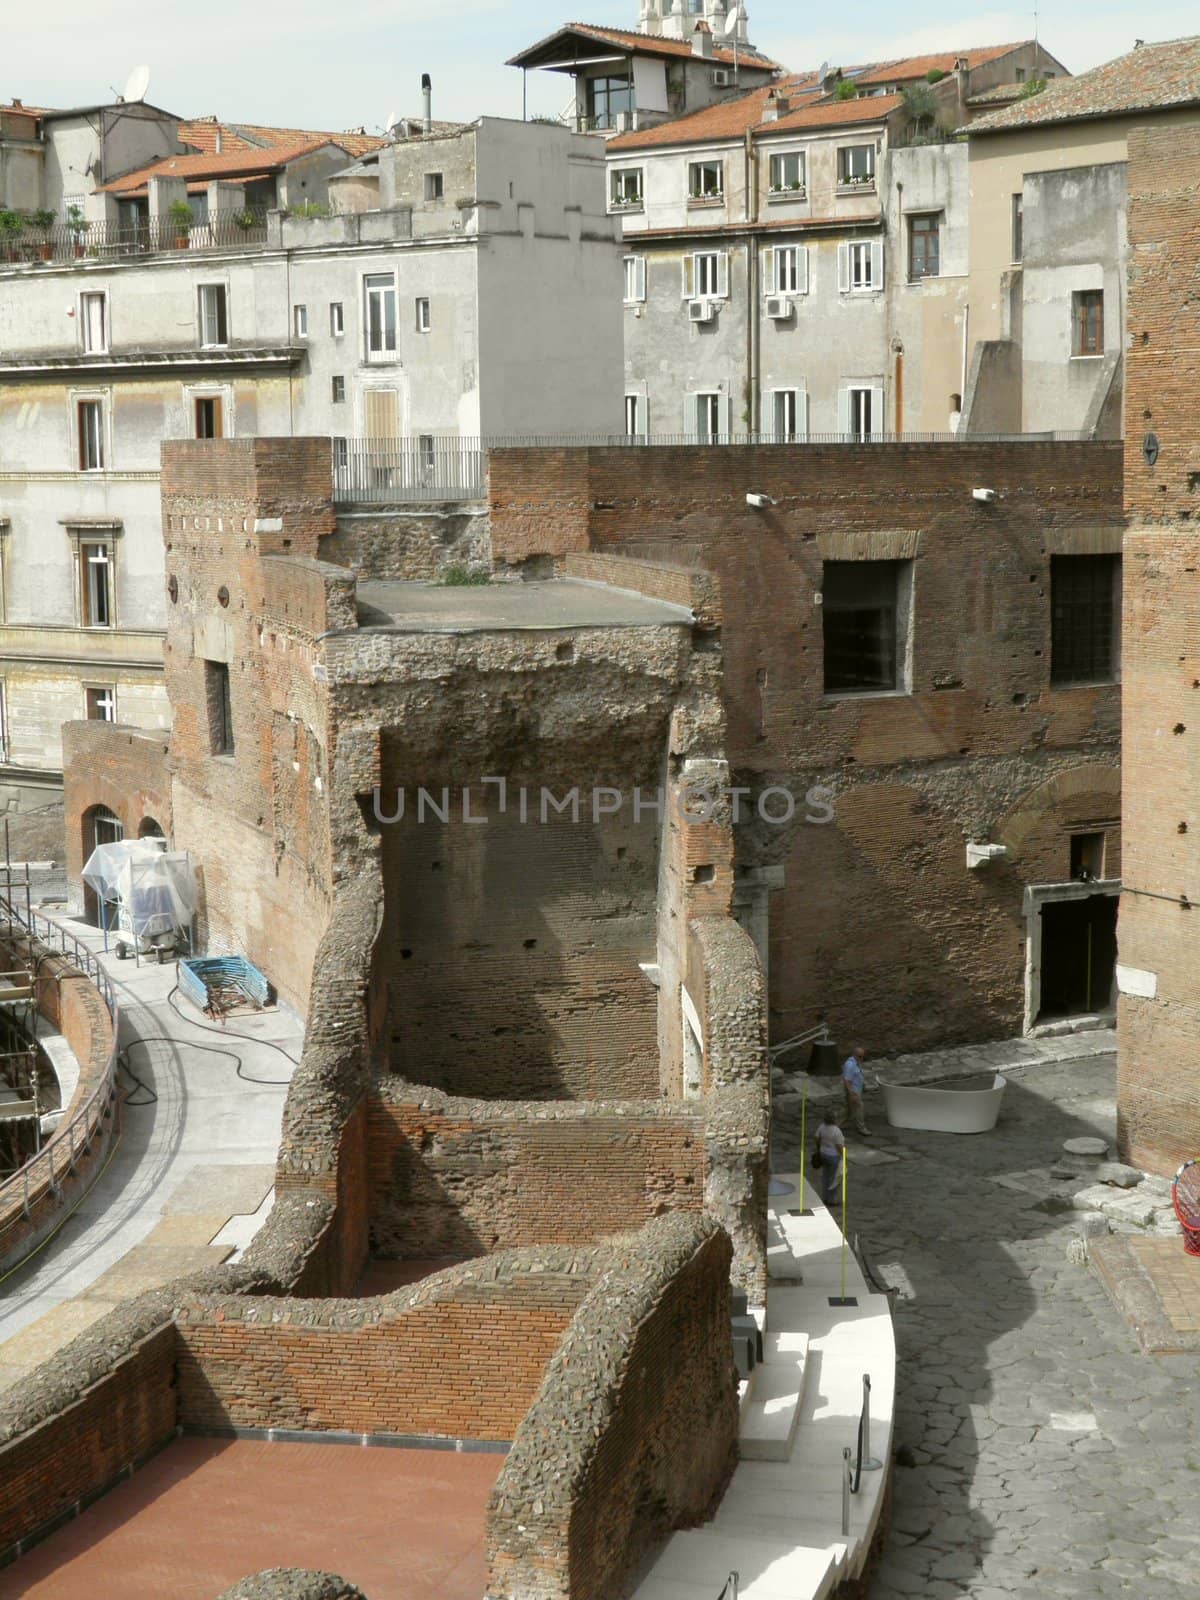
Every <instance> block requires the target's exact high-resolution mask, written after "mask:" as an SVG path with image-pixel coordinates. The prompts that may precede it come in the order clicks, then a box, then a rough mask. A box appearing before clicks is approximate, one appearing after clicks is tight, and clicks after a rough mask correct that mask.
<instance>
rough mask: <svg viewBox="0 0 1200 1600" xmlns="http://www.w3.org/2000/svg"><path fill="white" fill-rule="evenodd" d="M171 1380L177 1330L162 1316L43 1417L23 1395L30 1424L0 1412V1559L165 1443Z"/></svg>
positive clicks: (17, 1414)
mask: <svg viewBox="0 0 1200 1600" xmlns="http://www.w3.org/2000/svg"><path fill="white" fill-rule="evenodd" d="M174 1376H175V1329H174V1327H173V1326H172V1324H171V1322H170V1321H169V1320H167V1321H166V1322H165V1323H164V1322H163V1321H162V1319H161V1318H159V1319H158V1326H156V1327H155V1328H153V1330H150V1331H142V1332H141V1335H140V1337H138V1338H137V1339H136V1341H134V1342H131V1344H130V1347H129V1348H128V1350H127V1351H125V1352H123V1353H122V1355H121V1356H120V1358H119V1359H117V1360H116V1361H115V1363H114V1364H113V1365H112V1367H111V1370H109V1371H107V1372H105V1373H104V1375H103V1376H102V1377H100V1379H99V1380H98V1381H96V1382H94V1383H92V1384H91V1385H89V1386H87V1387H81V1388H80V1390H79V1392H77V1393H76V1394H74V1395H72V1396H70V1398H69V1399H66V1400H65V1403H61V1404H56V1405H54V1406H53V1407H52V1408H51V1409H50V1411H49V1413H48V1414H47V1415H44V1416H41V1417H38V1415H37V1410H36V1396H24V1397H22V1398H23V1400H24V1402H25V1405H24V1407H23V1408H22V1409H25V1410H27V1411H32V1415H33V1418H34V1419H35V1420H33V1421H32V1425H31V1426H28V1427H24V1428H22V1427H21V1423H22V1422H24V1421H26V1417H25V1416H23V1415H22V1409H17V1410H14V1412H13V1413H12V1415H11V1416H10V1415H5V1414H4V1412H3V1411H2V1410H0V1441H2V1442H0V1554H3V1553H4V1552H6V1551H8V1550H9V1549H10V1548H11V1546H12V1545H14V1544H16V1543H17V1542H18V1541H19V1540H21V1539H26V1538H28V1537H29V1536H30V1535H31V1534H33V1533H35V1532H36V1531H38V1530H40V1529H43V1528H45V1526H46V1525H47V1524H48V1523H50V1522H52V1521H53V1520H54V1519H55V1517H57V1516H60V1515H62V1514H64V1513H69V1512H70V1511H71V1510H72V1509H73V1508H74V1507H75V1505H76V1503H77V1502H78V1501H80V1500H84V1499H87V1498H88V1497H90V1496H93V1495H95V1494H96V1493H97V1492H98V1491H99V1490H101V1489H104V1488H107V1487H109V1486H110V1485H111V1484H112V1483H114V1482H115V1480H116V1479H117V1477H118V1476H119V1475H120V1474H121V1473H123V1472H126V1471H127V1470H128V1469H129V1468H130V1467H131V1466H133V1465H135V1464H137V1463H140V1462H141V1460H142V1459H143V1458H144V1457H145V1456H147V1455H148V1454H150V1453H151V1452H152V1451H154V1450H156V1449H158V1448H159V1446H161V1445H163V1444H165V1443H166V1442H167V1440H168V1439H169V1438H170V1437H171V1435H172V1434H173V1432H174V1430H175V1423H176V1393H175V1384H174ZM18 1387H20V1386H18ZM30 1402H33V1404H32V1405H31V1404H30ZM18 1429H19V1431H18Z"/></svg>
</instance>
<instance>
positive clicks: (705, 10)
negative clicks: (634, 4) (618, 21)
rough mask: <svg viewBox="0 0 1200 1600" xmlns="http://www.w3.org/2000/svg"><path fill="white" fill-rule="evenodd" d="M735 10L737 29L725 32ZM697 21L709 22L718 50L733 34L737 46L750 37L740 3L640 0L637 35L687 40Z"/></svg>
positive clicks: (713, 0)
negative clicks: (643, 34) (644, 34)
mask: <svg viewBox="0 0 1200 1600" xmlns="http://www.w3.org/2000/svg"><path fill="white" fill-rule="evenodd" d="M734 11H736V13H737V18H738V21H737V27H736V30H730V31H726V30H727V29H728V27H729V17H730V13H731V12H734ZM698 22H707V23H708V26H709V28H710V29H711V30H712V35H713V42H714V43H715V44H716V45H717V46H718V47H719V46H721V45H731V44H732V43H733V41H734V37H735V33H736V38H737V41H738V43H739V44H745V43H746V41H747V39H748V37H749V34H748V31H747V22H746V7H745V6H744V5H743V4H742V0H641V11H640V15H639V17H638V31H639V32H640V33H649V34H654V35H656V36H657V37H659V38H664V39H685V40H690V39H691V37H692V34H693V32H694V31H695V28H696V24H697V23H698Z"/></svg>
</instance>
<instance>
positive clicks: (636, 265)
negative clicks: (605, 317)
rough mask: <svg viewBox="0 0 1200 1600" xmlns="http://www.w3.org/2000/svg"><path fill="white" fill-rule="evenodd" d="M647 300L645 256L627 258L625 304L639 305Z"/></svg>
mask: <svg viewBox="0 0 1200 1600" xmlns="http://www.w3.org/2000/svg"><path fill="white" fill-rule="evenodd" d="M645 298H646V258H645V256H626V257H625V304H626V305H627V306H631V305H637V304H639V303H640V302H641V301H643V300H644V299H645Z"/></svg>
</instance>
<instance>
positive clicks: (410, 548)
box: [321, 503, 491, 583]
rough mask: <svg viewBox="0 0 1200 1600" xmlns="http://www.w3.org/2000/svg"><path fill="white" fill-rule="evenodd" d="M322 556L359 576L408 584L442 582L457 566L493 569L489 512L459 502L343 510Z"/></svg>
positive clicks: (324, 541) (324, 545)
mask: <svg viewBox="0 0 1200 1600" xmlns="http://www.w3.org/2000/svg"><path fill="white" fill-rule="evenodd" d="M321 556H322V559H323V560H325V561H333V562H336V563H337V565H338V566H342V567H349V568H350V569H351V571H352V572H354V573H356V574H357V575H358V576H359V577H360V578H391V579H399V580H402V581H404V582H407V583H437V582H439V581H440V580H441V579H443V578H444V577H445V576H446V574H447V572H450V571H451V570H453V569H456V568H457V569H458V570H459V571H461V572H473V573H475V572H478V573H485V572H488V571H490V569H491V548H490V543H489V540H488V519H487V511H486V508H485V507H483V506H478V507H474V506H469V505H467V506H464V505H461V504H458V503H455V504H453V505H430V506H407V507H405V506H392V507H389V508H388V509H387V510H386V511H383V512H378V513H368V512H362V511H358V512H345V511H343V512H340V513H339V514H338V519H337V528H336V531H335V532H334V533H333V534H331V535H330V537H329V538H328V539H325V540H323V541H322V544H321Z"/></svg>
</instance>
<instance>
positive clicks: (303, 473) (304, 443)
mask: <svg viewBox="0 0 1200 1600" xmlns="http://www.w3.org/2000/svg"><path fill="white" fill-rule="evenodd" d="M161 486H162V502H163V510H164V513H165V514H166V516H167V518H168V519H170V518H180V519H185V518H186V519H188V520H190V521H191V522H192V524H193V527H194V526H195V524H196V521H197V519H199V520H200V521H203V520H204V519H206V518H209V517H212V516H214V515H215V516H218V517H220V518H221V520H222V522H223V523H225V524H227V527H225V528H224V529H222V530H221V531H225V532H228V533H229V534H231V535H240V536H243V537H244V536H246V535H249V536H250V540H251V542H252V544H253V547H254V548H255V549H256V551H257V553H258V554H260V555H271V554H276V553H278V554H287V553H289V552H290V553H291V554H293V555H298V556H316V555H317V553H318V547H319V542H320V540H321V539H322V538H323V537H324V536H325V535H327V534H329V533H332V532H333V529H334V526H335V518H334V514H333V446H332V443H331V442H330V440H328V439H317V438H303V437H297V438H274V437H271V438H266V437H264V438H245V439H203V440H200V439H171V440H168V441H166V442H165V443H164V444H163V447H162V475H161ZM275 523H279V524H281V526H278V527H276V526H273V524H275ZM177 531H180V532H182V531H184V529H183V527H182V525H180V527H179V528H178V529H177ZM168 548H169V547H168Z"/></svg>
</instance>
